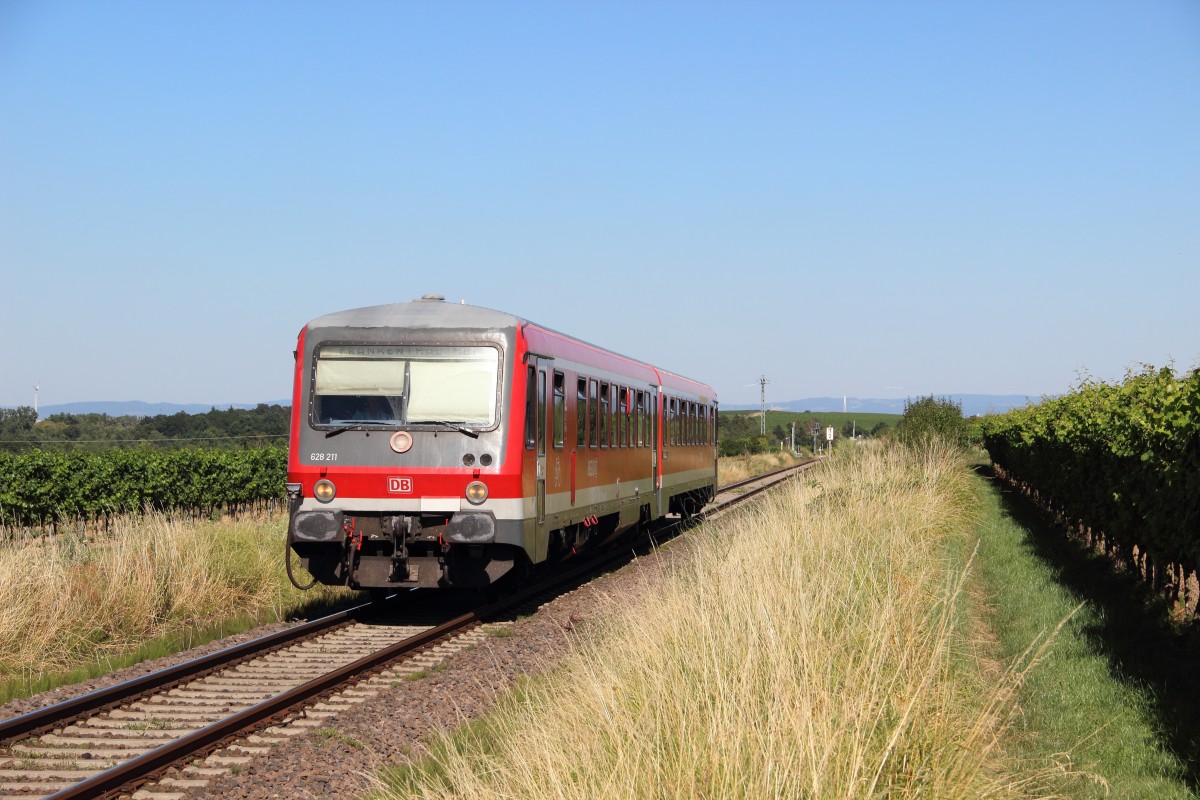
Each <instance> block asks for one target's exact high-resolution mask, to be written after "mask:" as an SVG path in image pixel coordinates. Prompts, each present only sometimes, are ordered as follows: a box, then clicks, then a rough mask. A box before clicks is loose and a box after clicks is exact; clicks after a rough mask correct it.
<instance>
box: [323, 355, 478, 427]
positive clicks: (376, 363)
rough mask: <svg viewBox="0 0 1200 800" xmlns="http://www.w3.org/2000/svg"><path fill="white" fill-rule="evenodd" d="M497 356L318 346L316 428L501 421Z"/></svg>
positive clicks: (463, 423)
mask: <svg viewBox="0 0 1200 800" xmlns="http://www.w3.org/2000/svg"><path fill="white" fill-rule="evenodd" d="M499 374H500V351H499V350H498V349H497V348H495V347H484V346H480V347H469V346H468V347H451V346H437V345H420V346H417V345H340V344H339V345H321V346H320V347H318V348H317V353H316V374H315V376H314V379H313V406H312V407H313V423H314V424H316V425H354V424H368V425H369V424H371V423H376V424H379V425H387V426H403V425H420V424H422V423H441V422H453V423H458V424H462V425H468V426H471V427H479V428H490V427H491V426H493V425H494V424H495V423H496V404H497V398H498V392H497V381H498V379H499Z"/></svg>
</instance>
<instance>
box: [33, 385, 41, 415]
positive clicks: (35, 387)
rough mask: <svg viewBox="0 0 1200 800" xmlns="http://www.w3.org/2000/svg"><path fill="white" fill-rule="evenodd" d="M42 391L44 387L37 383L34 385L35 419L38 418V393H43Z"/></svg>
mask: <svg viewBox="0 0 1200 800" xmlns="http://www.w3.org/2000/svg"><path fill="white" fill-rule="evenodd" d="M41 389H42V387H41V385H40V384H37V383H35V384H34V385H33V416H34V418H35V419H36V418H37V407H38V392H39V391H41Z"/></svg>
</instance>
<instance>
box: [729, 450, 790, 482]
mask: <svg viewBox="0 0 1200 800" xmlns="http://www.w3.org/2000/svg"><path fill="white" fill-rule="evenodd" d="M800 460H801V459H799V458H796V457H795V456H793V455H792V454H791V453H788V452H786V451H776V452H774V453H759V454H757V455H752V456H722V457H721V458H719V459H717V485H718V486H727V485H728V484H731V483H734V482H736V481H741V480H745V479H746V478H752V477H754V476H755V475H761V474H763V473H764V472H770V471H771V470H774V469H779V468H780V467H786V466H788V465H790V464H795V463H797V462H798V461H800Z"/></svg>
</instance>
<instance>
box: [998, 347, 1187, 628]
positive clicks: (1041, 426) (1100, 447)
mask: <svg viewBox="0 0 1200 800" xmlns="http://www.w3.org/2000/svg"><path fill="white" fill-rule="evenodd" d="M983 436H984V446H985V447H986V448H987V450H988V452H989V454H990V455H991V457H992V460H993V462H994V463H995V464H996V466H997V467H998V468H999V470H1000V471H1001V473H1002V474H1003V475H1005V476H1006V477H1008V478H1009V479H1010V480H1012V481H1014V482H1016V483H1017V484H1019V485H1020V486H1022V488H1025V489H1026V490H1027V491H1029V492H1030V493H1031V494H1034V495H1035V496H1036V497H1037V499H1039V500H1040V501H1041V502H1042V503H1043V504H1044V505H1046V506H1047V507H1049V508H1050V509H1051V510H1052V511H1054V512H1055V513H1057V514H1059V515H1061V516H1062V517H1063V518H1064V519H1065V520H1067V521H1068V522H1069V523H1070V524H1071V525H1072V526H1076V530H1078V531H1081V532H1082V533H1083V535H1085V536H1087V537H1088V538H1089V539H1090V540H1092V541H1093V542H1094V543H1095V544H1096V545H1097V546H1099V547H1102V548H1103V549H1104V550H1106V551H1107V552H1108V553H1109V554H1110V555H1112V556H1113V557H1114V558H1116V559H1118V560H1120V561H1122V562H1124V563H1126V564H1132V565H1135V566H1136V567H1137V568H1138V569H1139V571H1141V573H1142V574H1143V575H1144V576H1145V577H1146V578H1147V579H1148V580H1150V581H1151V582H1152V583H1153V584H1154V585H1155V586H1156V587H1158V588H1163V587H1165V586H1171V587H1173V588H1174V589H1176V590H1177V591H1179V592H1180V593H1183V594H1186V587H1187V585H1188V580H1187V578H1188V576H1189V575H1190V574H1192V573H1194V572H1195V571H1196V570H1197V568H1198V567H1200V370H1194V371H1192V372H1191V373H1189V374H1187V375H1185V376H1183V377H1177V376H1176V375H1175V373H1174V372H1173V371H1172V370H1171V369H1169V368H1164V369H1159V370H1156V369H1154V368H1150V367H1147V368H1145V369H1144V370H1143V371H1141V372H1137V373H1131V374H1129V375H1128V376H1127V377H1126V379H1125V381H1124V382H1123V383H1121V384H1119V385H1109V384H1104V383H1095V382H1085V383H1084V384H1082V385H1081V386H1080V387H1078V388H1077V389H1076V390H1075V391H1074V392H1072V393H1071V394H1069V395H1066V396H1064V397H1059V398H1055V399H1052V400H1046V401H1043V402H1042V403H1040V404H1039V405H1036V406H1030V407H1027V408H1023V409H1018V410H1014V411H1010V412H1009V413H1007V414H1003V415H1000V416H995V417H988V418H986V419H985V421H984V424H983ZM1183 599H1184V602H1185V605H1186V604H1188V600H1189V598H1187V597H1186V596H1184V598H1183ZM1191 601H1192V602H1193V603H1194V602H1195V598H1191Z"/></svg>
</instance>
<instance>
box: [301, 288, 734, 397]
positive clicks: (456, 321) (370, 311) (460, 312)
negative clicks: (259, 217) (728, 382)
mask: <svg viewBox="0 0 1200 800" xmlns="http://www.w3.org/2000/svg"><path fill="white" fill-rule="evenodd" d="M525 325H528V326H530V328H531V329H532V330H528V331H527V333H528V334H530V335H534V336H537V334H535V333H534V331H538V332H540V334H541V335H542V336H545V335H550V336H552V337H555V338H558V339H560V340H561V341H565V342H573V343H574V344H575V345H576V346H581V347H583V348H586V349H590V350H592V351H594V352H597V353H602V354H605V355H606V356H608V357H611V358H615V359H618V360H620V361H623V362H626V363H627V364H630V365H637V366H638V367H641V368H644V369H648V370H651V371H654V372H657V373H658V375H660V376H661V383H662V385H663V386H667V387H673V388H678V389H686V390H690V391H694V392H697V393H698V394H703V395H706V396H709V397H712V398H713V399H715V392H713V389H712V388H711V387H709V386H708V385H706V384H703V383H700V382H699V381H695V380H692V379H691V378H686V377H684V376H682V375H679V374H677V373H674V372H670V371H669V370H664V369H661V368H659V367H655V366H653V365H652V364H649V363H648V362H645V361H641V360H639V359H634V358H629V357H628V356H624V355H621V354H620V353H615V352H613V351H612V350H609V349H607V348H604V347H600V346H599V345H593V344H591V343H589V342H585V341H583V340H581V339H576V338H575V337H573V336H569V335H567V334H565V333H561V332H559V331H556V330H553V329H551V328H546V327H544V326H541V325H538V324H536V323H533V322H530V321H529V320H527V319H524V318H523V317H517V316H514V315H512V314H508V313H505V312H503V311H495V310H493V309H490V308H483V307H481V306H472V305H467V304H465V303H447V302H445V300H444V298H442V297H441V295H425V296H424V297H421V298H418V299H416V300H413V301H412V302H410V303H389V304H386V305H378V306H366V307H364V308H352V309H349V310H347V311H335V312H333V313H332V314H325V315H324V316H321V317H317V318H316V319H314V320H312V321H311V322H309V323H308V325H307V327H308V328H309V329H310V330H311V329H318V328H322V329H328V328H393V327H395V328H429V329H436V328H457V329H463V328H483V329H487V330H515V329H517V328H519V327H521V326H525Z"/></svg>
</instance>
